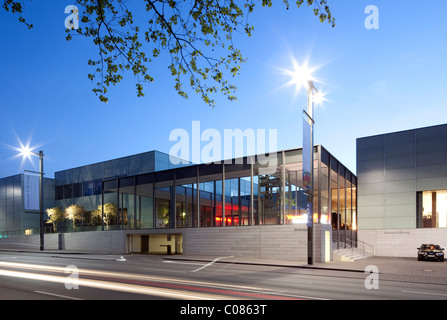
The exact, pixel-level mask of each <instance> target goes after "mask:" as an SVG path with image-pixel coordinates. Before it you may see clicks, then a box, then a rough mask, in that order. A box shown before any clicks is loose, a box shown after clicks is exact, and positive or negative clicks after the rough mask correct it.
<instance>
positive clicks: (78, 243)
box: [0, 230, 126, 254]
mask: <svg viewBox="0 0 447 320" xmlns="http://www.w3.org/2000/svg"><path fill="white" fill-rule="evenodd" d="M61 235H62V243H63V249H65V250H66V251H73V252H81V253H97V254H125V253H126V235H125V232H124V231H122V230H117V231H96V232H95V231H90V232H73V233H62V234H61ZM59 239H60V235H59V234H57V233H54V234H46V235H45V239H44V247H45V250H58V249H59V245H60V240H59ZM39 248H40V236H39V235H38V234H37V235H32V236H16V237H8V238H6V239H4V238H3V239H0V249H12V250H39Z"/></svg>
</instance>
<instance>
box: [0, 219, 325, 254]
mask: <svg viewBox="0 0 447 320" xmlns="http://www.w3.org/2000/svg"><path fill="white" fill-rule="evenodd" d="M326 231H330V226H329V225H328V226H323V225H317V226H316V227H315V232H314V235H315V238H316V240H315V242H314V243H315V253H314V257H315V258H314V262H324V261H325V260H326V261H327V257H328V255H327V253H328V251H327V250H326V248H325V245H327V244H328V243H329V246H330V243H331V241H326V240H327V239H326V236H328V239H329V240H330V239H331V236H330V235H327V234H326ZM143 234H146V235H148V234H149V235H152V236H155V237H153V239H156V236H157V235H164V236H163V239H166V236H165V235H166V234H172V239H175V238H174V237H178V238H177V241H180V242H178V243H180V245H183V254H188V255H209V256H235V257H252V258H258V259H266V260H268V259H280V260H289V261H299V262H307V227H306V226H305V225H271V226H270V225H264V226H250V227H249V226H247V227H244V226H240V227H224V228H185V229H158V230H116V231H90V232H73V233H65V234H61V235H62V237H63V249H65V250H66V251H73V252H82V253H98V254H127V253H129V248H131V247H133V249H134V251H135V250H136V249H138V246H139V242H138V241H139V240H140V239H139V237H138V235H143ZM180 235H181V238H180ZM59 237H61V236H60V234H46V235H45V250H58V249H59V248H60V238H59ZM39 239H40V238H39V235H32V236H17V237H10V238H6V239H0V249H12V250H18V249H24V250H38V249H39V243H40V240H39ZM128 241H129V243H127V242H128ZM165 242H166V241H165ZM329 248H330V247H329ZM178 249H180V248H178ZM175 251H176V249H175V248H174V247H173V252H175ZM160 252H166V251H165V249H163V250H162V251H160ZM329 252H330V251H329Z"/></svg>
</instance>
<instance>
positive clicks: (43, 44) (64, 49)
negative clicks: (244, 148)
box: [0, 0, 447, 178]
mask: <svg viewBox="0 0 447 320" xmlns="http://www.w3.org/2000/svg"><path fill="white" fill-rule="evenodd" d="M24 3H25V12H24V16H25V17H26V19H27V20H28V21H29V22H31V23H33V25H34V28H33V29H32V30H28V29H27V28H26V27H25V25H23V24H21V23H19V22H18V21H17V16H16V15H13V14H11V13H7V12H5V11H4V10H0V39H1V43H2V50H0V61H2V62H1V63H2V65H1V73H2V76H1V78H0V119H1V126H0V177H6V176H11V175H14V174H18V173H22V172H23V170H24V169H28V170H36V169H37V159H33V161H32V163H30V162H25V163H22V161H21V158H18V157H15V156H16V154H17V151H15V150H13V149H11V148H10V147H9V146H19V143H20V141H22V142H23V143H24V144H27V143H29V144H30V146H36V149H35V151H38V150H40V149H42V150H44V152H45V155H46V157H45V174H46V177H50V178H52V177H54V172H57V171H60V170H65V169H69V168H73V167H78V166H82V165H87V164H91V163H95V162H100V161H105V160H110V159H114V158H118V157H124V156H128V155H132V154H137V153H142V152H146V151H150V150H159V151H162V152H166V153H168V152H169V150H170V149H171V147H172V146H173V145H174V142H172V141H169V134H170V132H172V130H175V129H177V128H180V129H185V130H187V131H188V132H191V126H192V122H193V121H200V126H201V130H205V129H208V128H212V129H217V130H218V131H219V132H221V133H222V136H223V132H224V129H236V128H240V129H242V130H245V129H253V130H255V131H256V130H257V129H264V130H266V131H268V130H269V129H276V130H277V149H278V150H283V149H292V148H298V147H301V146H302V110H303V109H305V107H306V103H307V98H306V92H305V90H304V89H301V90H300V91H299V92H298V94H296V92H295V88H294V87H293V86H285V84H286V83H287V82H288V81H289V80H290V78H289V76H288V75H287V74H285V73H284V71H283V70H291V69H292V68H293V60H296V61H297V62H298V63H303V62H305V61H309V65H310V66H312V67H318V69H317V70H316V71H315V73H314V76H315V77H316V79H317V80H316V82H315V86H316V87H317V89H318V90H319V91H321V92H324V93H325V99H326V101H325V102H324V104H323V105H321V106H318V108H317V109H316V110H315V121H316V123H315V144H321V145H323V146H324V147H325V148H326V149H328V151H329V152H331V153H332V154H333V155H334V156H335V157H336V158H337V159H338V160H340V161H341V162H342V163H343V164H345V165H346V166H347V167H348V168H349V169H350V170H351V171H353V172H354V173H355V172H356V163H355V161H356V139H357V138H359V137H364V136H369V135H376V134H381V133H388V132H394V131H400V130H407V129H413V128H418V127H424V126H432V125H438V124H444V123H447V108H446V107H447V105H446V102H445V93H446V91H447V90H446V89H447V77H446V74H447V59H446V57H447V21H446V19H445V16H444V13H445V12H447V2H445V1H441V2H437V3H436V6H433V5H429V4H428V3H427V2H423V1H415V0H406V1H403V0H387V1H385V0H380V1H379V0H369V1H363V0H355V1H354V0H336V1H335V0H328V3H329V6H330V7H331V10H332V14H333V15H334V16H335V18H336V26H335V27H334V28H332V27H331V25H330V24H328V23H326V22H325V23H320V22H319V21H318V19H317V18H316V17H315V16H313V14H312V11H311V9H310V8H307V7H306V6H303V7H302V8H299V9H297V8H296V7H294V3H295V2H294V1H293V2H292V3H291V9H290V10H286V9H285V7H284V5H283V4H282V1H277V2H275V3H274V5H273V7H272V8H262V7H261V6H260V5H259V6H258V7H257V8H255V11H254V13H253V14H252V15H251V16H250V17H249V21H250V22H251V24H253V25H254V33H253V36H252V37H250V38H249V37H247V36H245V35H243V34H240V35H237V36H236V37H235V39H234V41H235V46H236V47H238V48H239V49H241V51H242V52H243V54H244V55H245V57H246V58H247V59H248V60H247V62H246V63H244V64H243V65H242V69H241V73H240V75H239V76H238V77H236V78H234V79H230V80H231V81H232V83H233V84H235V85H236V86H237V88H238V90H237V92H236V95H237V98H238V100H237V101H235V102H230V101H228V100H227V99H226V98H225V97H224V96H219V95H217V96H215V98H216V106H215V107H214V108H212V107H210V106H208V105H206V104H205V103H203V102H202V101H201V99H200V96H198V95H196V96H195V95H193V94H190V97H189V99H187V100H185V99H183V98H181V97H180V96H179V95H178V94H177V93H176V91H175V90H174V79H173V77H171V75H170V73H169V70H168V68H167V66H168V64H169V63H168V60H167V59H164V58H163V57H161V58H160V59H159V60H156V61H155V62H154V63H153V64H152V65H151V68H153V69H152V76H153V77H154V78H155V82H154V83H152V84H147V85H146V86H145V96H144V97H142V98H138V97H137V96H136V91H135V82H134V79H133V76H132V75H131V74H125V75H124V80H123V81H122V82H121V83H120V84H118V85H117V86H115V87H111V88H109V95H108V97H109V102H108V103H107V104H105V103H103V102H100V101H99V99H98V98H97V97H96V96H95V94H94V93H93V92H92V91H91V89H92V88H93V87H94V86H93V84H92V83H91V81H90V80H89V79H88V78H87V74H88V73H89V72H91V69H90V67H89V66H88V65H87V61H88V59H96V58H97V49H96V47H94V45H93V43H92V41H91V39H87V38H84V37H82V36H78V37H74V38H73V40H72V41H69V42H68V41H66V40H65V37H66V33H65V27H64V21H65V18H66V17H67V16H68V14H65V13H64V9H65V7H66V6H67V5H70V4H73V3H72V2H71V1H65V0H64V1H54V0H45V1H32V2H29V1H24ZM368 5H374V6H376V7H377V8H378V10H379V17H378V18H379V20H378V22H379V29H367V28H366V27H365V19H367V18H368V16H369V14H368V13H365V8H366V7H367V6H368ZM143 13H144V12H143ZM81 25H82V23H81Z"/></svg>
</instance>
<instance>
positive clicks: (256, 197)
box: [101, 146, 357, 251]
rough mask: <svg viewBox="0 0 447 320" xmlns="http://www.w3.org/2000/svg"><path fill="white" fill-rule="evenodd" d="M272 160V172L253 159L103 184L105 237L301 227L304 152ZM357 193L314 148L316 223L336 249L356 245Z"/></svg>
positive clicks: (346, 175)
mask: <svg viewBox="0 0 447 320" xmlns="http://www.w3.org/2000/svg"><path fill="white" fill-rule="evenodd" d="M270 156H272V157H275V158H276V159H275V161H274V163H275V164H276V166H275V168H274V169H273V170H271V168H270V169H269V171H271V172H269V173H265V171H266V166H265V165H261V164H260V161H257V159H256V158H255V157H244V158H240V159H232V160H229V161H228V160H227V161H222V162H221V163H217V164H216V163H212V164H200V165H192V166H187V167H183V168H176V169H171V170H163V171H158V172H152V173H147V174H140V175H134V176H127V177H117V178H114V179H107V180H104V181H103V183H102V188H101V189H102V204H103V206H102V216H103V219H102V221H103V223H102V226H101V227H102V230H107V229H123V230H140V231H148V232H150V230H157V231H158V234H160V231H162V230H165V231H166V232H168V233H173V232H174V233H175V230H178V229H183V228H198V229H200V228H223V227H244V226H245V227H249V226H263V225H304V226H306V223H307V221H308V214H309V213H308V209H307V208H308V201H310V197H309V195H308V194H307V193H306V191H305V190H304V189H303V181H302V149H293V150H286V151H281V152H278V153H276V154H271V155H270ZM356 186H357V178H356V176H355V175H354V174H352V172H350V171H349V170H348V169H347V168H346V167H344V166H343V165H342V164H341V163H340V162H339V161H338V160H337V159H336V158H334V157H333V156H332V155H331V154H330V153H329V152H328V151H327V150H326V149H325V148H323V147H322V146H316V147H315V148H314V190H315V192H314V203H313V208H314V210H313V211H314V213H313V217H312V218H313V223H314V224H322V225H326V226H328V228H329V229H332V230H333V237H332V240H333V241H334V243H335V245H336V246H337V247H338V246H345V245H346V244H347V243H348V244H349V245H351V244H352V243H353V242H354V244H355V241H356V229H357V214H356V212H357V209H356V208H357V191H356V190H357V188H356ZM110 208H113V209H112V212H110ZM168 229H169V231H167V230H168ZM241 232H243V231H242V230H241ZM140 234H141V235H143V234H144V233H141V232H140ZM185 245H187V244H185ZM143 247H144V248H145V249H142V247H138V248H139V249H142V250H143V251H144V250H147V248H146V246H145V245H143Z"/></svg>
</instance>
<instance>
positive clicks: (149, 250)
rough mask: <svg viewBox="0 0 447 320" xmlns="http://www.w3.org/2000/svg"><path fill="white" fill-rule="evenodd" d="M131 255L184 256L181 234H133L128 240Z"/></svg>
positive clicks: (128, 249)
mask: <svg viewBox="0 0 447 320" xmlns="http://www.w3.org/2000/svg"><path fill="white" fill-rule="evenodd" d="M127 240H128V241H127V251H128V252H129V253H142V254H182V252H183V236H182V235H181V234H131V235H128V239H127Z"/></svg>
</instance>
